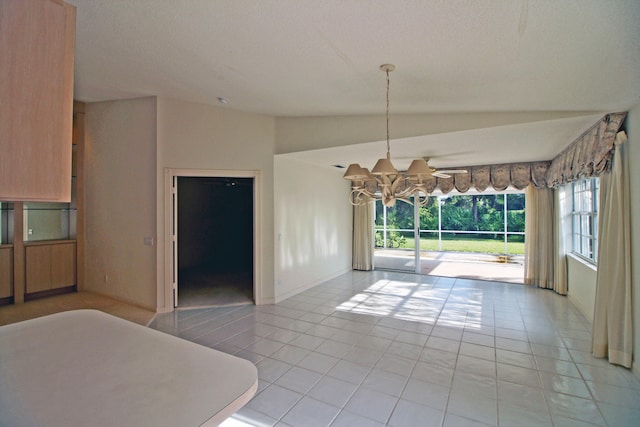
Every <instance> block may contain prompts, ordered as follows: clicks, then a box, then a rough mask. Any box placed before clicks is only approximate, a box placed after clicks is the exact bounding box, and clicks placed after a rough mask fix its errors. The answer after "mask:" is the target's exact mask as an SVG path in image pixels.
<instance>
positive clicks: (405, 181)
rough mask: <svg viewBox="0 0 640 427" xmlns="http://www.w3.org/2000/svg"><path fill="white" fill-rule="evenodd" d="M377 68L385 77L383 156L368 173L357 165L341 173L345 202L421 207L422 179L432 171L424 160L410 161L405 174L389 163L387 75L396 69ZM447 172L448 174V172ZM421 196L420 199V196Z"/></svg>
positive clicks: (391, 67) (430, 175) (382, 66)
mask: <svg viewBox="0 0 640 427" xmlns="http://www.w3.org/2000/svg"><path fill="white" fill-rule="evenodd" d="M380 69H381V70H382V71H384V72H385V73H386V75H387V114H386V116H387V157H386V158H384V159H380V160H378V162H377V163H376V164H375V166H374V167H373V169H372V170H371V172H369V169H367V168H363V167H361V166H360V165H359V164H357V163H353V164H350V165H349V167H348V168H347V171H346V172H345V174H344V176H343V177H344V179H348V180H350V181H351V193H350V194H349V201H350V202H351V204H352V205H354V206H358V205H364V204H366V203H368V202H369V200H371V199H376V200H381V201H382V203H383V204H384V205H385V206H387V207H393V206H395V204H396V200H400V201H402V202H405V203H409V204H413V202H412V201H411V197H412V196H414V195H415V196H416V198H415V201H416V202H417V203H419V204H420V206H424V205H425V204H426V203H427V200H428V192H427V189H426V182H425V181H426V180H429V179H431V177H432V175H434V170H433V169H431V168H430V167H429V165H428V164H427V162H426V161H425V159H416V160H413V161H412V162H411V165H410V166H409V169H407V171H406V172H398V170H397V169H396V168H395V167H394V166H393V163H391V154H390V145H389V73H390V72H391V71H393V70H395V69H396V66H395V65H393V64H383V65H381V66H380ZM448 172H449V171H448ZM421 194H423V195H424V197H421Z"/></svg>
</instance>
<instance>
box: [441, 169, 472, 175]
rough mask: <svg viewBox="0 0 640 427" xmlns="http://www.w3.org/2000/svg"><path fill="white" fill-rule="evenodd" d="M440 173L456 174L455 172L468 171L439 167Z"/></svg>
mask: <svg viewBox="0 0 640 427" xmlns="http://www.w3.org/2000/svg"><path fill="white" fill-rule="evenodd" d="M438 172H439V173H445V174H455V173H467V172H468V171H467V170H466V169H438Z"/></svg>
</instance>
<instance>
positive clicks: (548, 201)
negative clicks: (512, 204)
mask: <svg viewBox="0 0 640 427" xmlns="http://www.w3.org/2000/svg"><path fill="white" fill-rule="evenodd" d="M525 197H526V199H525V204H526V207H525V209H526V212H527V215H526V218H525V236H526V240H525V247H524V283H525V284H526V285H533V286H538V287H540V288H549V289H554V263H555V259H554V226H553V223H554V191H553V190H551V189H549V188H535V187H533V186H529V187H527V189H526V190H525ZM565 293H566V290H565Z"/></svg>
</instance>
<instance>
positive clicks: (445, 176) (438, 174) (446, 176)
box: [431, 171, 451, 178]
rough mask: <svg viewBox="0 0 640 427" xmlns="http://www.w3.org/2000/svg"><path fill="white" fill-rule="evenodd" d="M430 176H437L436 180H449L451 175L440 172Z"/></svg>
mask: <svg viewBox="0 0 640 427" xmlns="http://www.w3.org/2000/svg"><path fill="white" fill-rule="evenodd" d="M431 175H433V176H437V177H438V178H451V175H447V174H446V173H442V172H441V171H437V172H434V173H432V174H431Z"/></svg>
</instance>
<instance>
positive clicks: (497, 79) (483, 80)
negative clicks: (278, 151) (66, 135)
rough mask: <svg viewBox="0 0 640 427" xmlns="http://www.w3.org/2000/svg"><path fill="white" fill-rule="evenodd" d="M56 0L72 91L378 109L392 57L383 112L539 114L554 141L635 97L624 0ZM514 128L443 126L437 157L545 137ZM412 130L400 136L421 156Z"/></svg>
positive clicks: (302, 111)
mask: <svg viewBox="0 0 640 427" xmlns="http://www.w3.org/2000/svg"><path fill="white" fill-rule="evenodd" d="M68 1H69V2H70V3H72V4H75V5H76V6H77V34H76V66H75V74H76V83H75V96H76V99H79V100H83V101H87V102H92V101H103V100H113V99H123V98H132V97H140V96H151V95H158V96H166V97H171V98H177V99H183V100H187V101H193V102H199V103H206V104H212V105H220V106H222V107H223V108H232V109H237V110H242V111H248V112H255V113H261V114H268V115H273V116H277V117H304V116H351V115H382V114H384V112H385V76H384V74H383V73H382V72H381V71H380V70H379V69H378V67H379V65H380V64H383V63H393V64H395V65H396V67H397V69H396V71H394V72H393V73H391V111H392V113H393V114H395V115H402V114H432V113H437V114H461V113H494V114H496V115H500V114H503V113H509V112H545V113H549V114H548V115H547V116H548V117H549V118H550V119H551V120H554V119H555V120H556V122H555V123H553V127H552V128H553V129H555V130H556V131H557V132H554V133H553V135H558V139H557V140H553V141H551V143H550V144H551V145H552V146H553V147H554V148H551V149H550V151H554V150H555V151H556V152H557V151H560V150H561V149H562V148H563V146H565V145H567V144H568V143H570V142H571V140H566V139H567V138H569V139H571V138H573V137H575V136H578V135H579V134H580V133H581V132H582V131H583V130H585V129H586V127H588V125H585V124H586V123H592V122H593V121H595V120H592V119H593V118H594V117H596V116H597V114H600V113H604V112H613V111H624V110H627V109H629V108H630V107H632V106H633V105H635V104H637V103H638V102H640V25H639V24H638V23H639V22H640V2H638V1H637V0H616V1H602V0H580V1H578V0H555V1H551V0H520V1H516V0H477V1H470V0H394V1H384V0H322V1H319V0H264V1H259V0H215V1H213V0H185V1H175V0H109V1H104V0H68ZM221 97H222V98H226V99H228V101H229V102H228V103H227V104H224V105H223V104H220V103H219V102H218V98H221ZM567 112H572V113H571V114H570V115H569V116H571V117H568V115H567ZM575 113H577V114H575ZM583 113H584V116H585V117H584V118H583V120H582V121H581V120H579V119H576V116H578V117H579V116H580V115H582V114H583ZM557 120H559V121H557ZM563 121H565V122H566V124H565V125H564V126H561V124H562V122H563ZM523 126H525V127H524V128H523V129H521V130H522V131H525V133H524V135H525V136H527V138H525V137H523V139H522V141H519V140H514V138H513V132H514V129H503V131H504V132H502V131H501V130H500V129H498V127H496V128H495V129H493V130H490V129H489V130H488V129H483V130H480V131H478V132H477V133H476V134H475V135H473V134H472V135H468V134H464V135H462V134H461V135H458V136H460V137H461V138H456V137H455V136H452V135H448V136H446V137H443V138H445V139H446V141H448V142H447V145H446V146H442V145H440V146H439V148H440V151H441V153H440V154H439V155H442V156H444V157H446V155H447V154H448V153H447V152H448V151H450V153H449V154H453V153H459V152H465V151H473V150H470V149H469V147H468V146H469V144H482V143H483V141H488V140H493V141H496V140H500V142H501V143H504V144H506V145H504V147H503V150H502V151H504V152H505V153H506V152H508V153H509V155H508V156H505V157H504V158H505V159H506V158H513V157H514V156H515V157H518V156H521V157H522V158H523V159H524V158H526V157H531V156H534V155H535V154H536V153H535V150H536V146H535V145H536V142H535V141H536V140H533V141H532V140H531V138H529V137H532V136H534V135H535V136H536V137H539V138H543V137H544V138H547V139H549V135H548V134H549V132H548V129H549V127H548V123H547V128H546V129H547V130H544V129H545V128H544V126H545V121H539V122H537V126H540V130H536V129H537V127H536V126H535V125H534V124H531V123H523ZM462 129H465V132H467V133H468V132H472V130H469V129H466V128H465V127H464V126H462V127H461V128H460V130H462ZM519 133H520V134H521V135H523V133H522V132H519ZM538 133H539V135H538ZM424 136H425V138H427V139H428V138H433V137H434V135H424ZM441 136H442V135H441ZM462 137H464V138H462ZM392 138H393V135H392ZM487 138H488V140H487ZM502 138H503V139H504V141H502V140H501V139H502ZM381 139H384V135H380V138H378V139H376V140H377V141H379V140H381ZM427 139H425V141H424V142H423V145H420V142H419V141H418V142H416V141H414V143H416V144H417V145H418V146H419V148H421V149H422V152H424V151H425V145H424V144H427V143H428V141H427ZM441 140H442V139H441ZM374 141H375V140H372V141H368V142H372V143H373V142H374ZM547 142H548V141H547ZM432 143H433V144H434V146H435V145H436V141H435V140H433V141H432ZM532 144H533V146H532ZM409 145H410V144H407V147H409ZM376 147H378V145H376ZM362 148H363V147H361V149H362ZM538 148H539V147H538ZM352 149H353V147H352ZM405 151H410V150H409V148H407V149H406V150H405ZM418 151H420V150H418ZM422 152H420V153H418V152H403V153H402V154H403V155H407V156H412V155H417V154H420V155H422V154H423V153H422ZM345 153H346V152H344V153H342V154H341V153H340V147H337V148H336V147H334V156H335V157H336V158H343V157H344V155H346V154H345ZM476 154H477V153H476ZM496 155H497V157H496ZM374 157H376V156H374ZM377 157H379V156H377ZM492 159H493V160H494V162H495V161H496V160H498V161H499V160H500V153H497V154H496V153H494V156H493V158H492ZM310 161H312V160H310ZM325 161H329V159H326V158H325V159H323V160H322V162H325ZM470 161H471V160H470V157H469V156H466V157H465V156H458V157H457V158H456V159H455V160H454V161H453V163H458V164H461V165H462V164H468V163H469V162H470ZM451 163H452V162H449V163H443V165H454V164H451ZM475 163H476V164H477V163H478V160H477V159H476V160H475Z"/></svg>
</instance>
